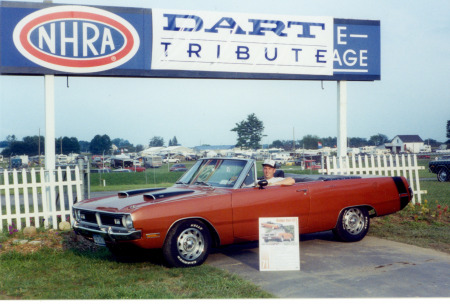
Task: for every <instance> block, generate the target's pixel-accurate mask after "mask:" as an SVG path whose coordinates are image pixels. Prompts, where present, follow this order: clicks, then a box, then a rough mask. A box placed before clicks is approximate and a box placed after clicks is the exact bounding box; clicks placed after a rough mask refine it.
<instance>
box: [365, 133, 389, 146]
mask: <svg viewBox="0 0 450 304" xmlns="http://www.w3.org/2000/svg"><path fill="white" fill-rule="evenodd" d="M387 142H389V139H388V137H387V136H386V135H384V134H380V133H378V134H377V135H372V136H370V138H369V142H368V143H369V145H372V146H381V145H382V144H385V143H387Z"/></svg>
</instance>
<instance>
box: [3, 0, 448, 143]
mask: <svg viewBox="0 0 450 304" xmlns="http://www.w3.org/2000/svg"><path fill="white" fill-rule="evenodd" d="M30 2H41V1H30ZM53 2H54V3H64V4H89V5H108V6H130V7H144V8H165V9H184V10H202V11H217V12H237V13H255V14H276V15H294V16H331V17H334V18H345V19H370V20H380V24H381V80H378V81H373V82H353V81H348V82H347V95H348V99H347V135H348V137H362V138H366V139H369V138H370V136H372V135H375V134H378V133H381V134H384V135H386V136H387V137H388V138H389V139H392V138H394V137H395V136H396V135H419V136H420V137H421V138H422V139H424V140H425V139H428V138H432V139H435V140H438V141H443V142H444V141H446V140H447V138H446V124H447V121H448V120H450V18H449V17H450V16H449V12H450V1H448V0H442V1H441V0H439V1H438V0H427V1H418V0H413V1H406V0H405V1H404V0H398V1H392V0H370V1H365V0H355V1H353V0H352V1H347V0H342V1H335V0H321V1H303V0H279V1H266V0H256V1H253V0H246V1H242V0H240V1H239V0H236V1H235V0H227V1H211V0H195V1H194V0H191V1H185V0H184V1H178V0H177V1H172V0H163V1H157V0H155V1H152V0H127V1H123V0H108V1H106V0H85V1H81V0H80V1H76V0H71V1H65V0H60V1H56V0H55V1H53ZM337 105H338V102H337V83H336V81H332V82H323V83H322V82H321V81H292V80H214V79H202V80H201V79H155V78H86V77H69V78H68V79H67V78H66V77H56V78H55V137H56V138H58V137H61V136H68V137H76V138H77V139H78V140H85V141H91V140H92V139H93V138H94V136H95V135H97V134H100V135H103V134H107V135H108V136H109V137H110V138H111V139H114V138H122V139H126V140H128V141H129V142H130V143H132V144H134V145H138V144H141V145H144V146H145V145H148V143H149V141H150V139H151V138H152V137H154V136H160V137H163V139H164V141H165V144H166V145H167V144H168V142H169V140H170V139H172V138H173V137H174V136H176V138H177V140H178V143H179V144H181V145H183V146H187V147H194V146H199V145H204V144H209V145H233V144H235V143H236V139H237V134H236V132H231V129H232V128H234V127H235V125H236V123H238V122H240V121H242V120H245V119H246V118H247V116H248V115H249V114H251V113H255V114H256V116H257V117H258V118H259V119H260V120H262V121H263V123H264V127H265V129H264V132H263V134H264V135H267V136H265V137H264V138H263V142H262V144H268V143H272V142H273V141H274V140H278V139H280V140H291V139H293V138H295V139H296V140H298V139H301V138H302V137H303V136H305V135H316V136H319V137H328V136H331V137H335V136H337V133H338V130H337V124H338V115H337V109H338V106H337ZM39 132H40V134H41V135H45V102H44V77H43V76H5V75H1V76H0V140H5V139H6V137H7V136H8V135H15V136H16V137H17V138H18V139H22V138H23V137H24V136H33V135H38V134H39Z"/></svg>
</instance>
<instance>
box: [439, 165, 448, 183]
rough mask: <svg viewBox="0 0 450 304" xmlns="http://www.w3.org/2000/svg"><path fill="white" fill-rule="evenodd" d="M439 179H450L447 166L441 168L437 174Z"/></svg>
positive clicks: (442, 180)
mask: <svg viewBox="0 0 450 304" xmlns="http://www.w3.org/2000/svg"><path fill="white" fill-rule="evenodd" d="M437 179H438V181H440V182H446V181H448V180H449V174H448V170H447V168H442V169H441V170H439V172H438V174H437Z"/></svg>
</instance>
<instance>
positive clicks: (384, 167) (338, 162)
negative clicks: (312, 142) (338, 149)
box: [319, 154, 427, 203]
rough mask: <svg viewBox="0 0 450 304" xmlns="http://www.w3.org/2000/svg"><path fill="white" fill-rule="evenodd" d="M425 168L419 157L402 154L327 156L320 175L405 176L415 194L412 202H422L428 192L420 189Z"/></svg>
mask: <svg viewBox="0 0 450 304" xmlns="http://www.w3.org/2000/svg"><path fill="white" fill-rule="evenodd" d="M423 169H425V167H424V166H418V165H417V155H415V154H407V155H405V154H402V155H398V154H396V155H395V156H392V155H389V156H386V155H377V156H375V155H370V156H369V155H366V156H364V157H361V156H360V155H358V157H355V156H354V155H353V156H352V157H351V158H350V157H348V156H345V157H340V158H337V157H336V156H333V157H328V156H325V169H320V170H319V172H320V173H325V174H340V175H380V176H404V177H406V179H407V180H408V182H409V185H410V187H411V189H412V190H413V192H414V196H413V198H412V202H413V203H416V202H419V203H421V202H422V194H426V193H427V191H426V190H422V189H420V180H419V170H423Z"/></svg>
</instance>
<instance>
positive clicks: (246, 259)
mask: <svg viewBox="0 0 450 304" xmlns="http://www.w3.org/2000/svg"><path fill="white" fill-rule="evenodd" d="M317 240H319V241H326V242H339V241H338V240H337V239H336V238H335V237H334V235H333V233H332V232H331V231H324V232H316V233H311V234H303V235H301V236H300V245H302V244H303V243H304V244H305V245H306V244H307V243H308V242H311V241H317ZM258 248H259V242H258V241H253V242H245V243H238V244H232V245H225V246H221V247H218V248H213V249H212V250H211V255H215V254H223V255H225V256H227V257H229V258H231V259H233V260H235V261H238V262H240V263H242V264H245V265H247V266H249V267H251V268H254V269H256V270H259V251H258V250H255V249H258Z"/></svg>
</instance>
